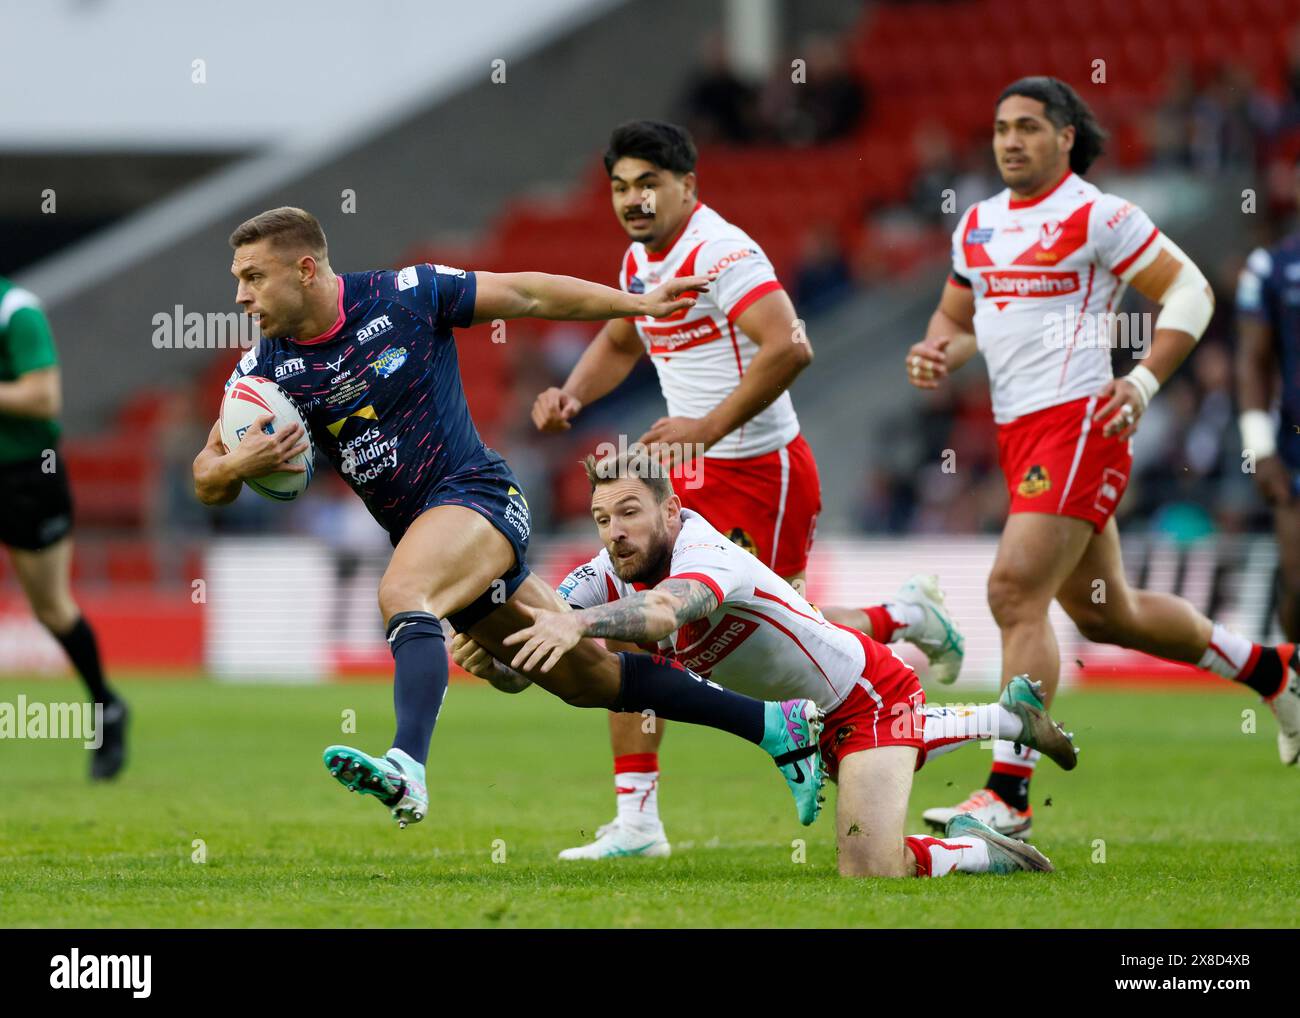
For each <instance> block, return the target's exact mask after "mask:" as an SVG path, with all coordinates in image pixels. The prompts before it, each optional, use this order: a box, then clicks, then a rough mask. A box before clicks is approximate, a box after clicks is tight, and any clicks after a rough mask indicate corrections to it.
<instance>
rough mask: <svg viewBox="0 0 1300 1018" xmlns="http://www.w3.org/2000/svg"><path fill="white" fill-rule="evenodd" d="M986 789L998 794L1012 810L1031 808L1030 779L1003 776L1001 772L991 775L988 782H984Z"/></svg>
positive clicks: (1010, 775)
mask: <svg viewBox="0 0 1300 1018" xmlns="http://www.w3.org/2000/svg"><path fill="white" fill-rule="evenodd" d="M984 787H985V788H987V789H988V790H989V791H991V792H996V793H997V796H998V798H999V799H1001V800H1002V801H1003V802H1005V803H1006V804H1007V805H1008V806H1010V807H1011V808H1012V809H1021V810H1024V809H1028V808H1029V779H1028V778H1027V777H1026V778H1022V777H1021V776H1020V775H1019V774H1002V773H1000V772H999V771H992V772H990V773H989V779H988V781H986V782H984Z"/></svg>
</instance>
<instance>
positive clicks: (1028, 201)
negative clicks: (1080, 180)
mask: <svg viewBox="0 0 1300 1018" xmlns="http://www.w3.org/2000/svg"><path fill="white" fill-rule="evenodd" d="M1073 176H1074V171H1073V170H1066V171H1065V176H1064V177H1062V178H1061V179H1060V180H1058V181H1057V182H1056V183H1055V184H1053V185H1052V186H1051V188H1050V189H1048V190H1046V191H1044V192H1043V193H1042V194H1040V195H1039V196H1038V197H1037V198H1014V197H1013V198H1009V199H1008V200H1007V208H1009V209H1012V210H1015V209H1027V208H1032V207H1033V206H1035V205H1037V204H1038V203H1039V202H1041V201H1045V200H1046V199H1048V198H1050V197H1051V196H1052V195H1054V194H1056V192H1057V191H1059V190H1060V189H1061V185H1062V184H1064V183H1065V182H1066V181H1067V180H1069V179H1070V178H1071V177H1073Z"/></svg>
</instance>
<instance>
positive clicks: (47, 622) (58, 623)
mask: <svg viewBox="0 0 1300 1018" xmlns="http://www.w3.org/2000/svg"><path fill="white" fill-rule="evenodd" d="M32 614H33V615H35V616H36V621H37V622H39V623H40V624H41V625H42V626H44V627H45V628H46V629H48V630H49V631H50V632H51V633H55V634H59V635H62V634H63V633H66V632H67V631H68V630H69V629H71V628H72V627H73V626H74V625H76V623H77V617H78V615H79V612H78V611H77V606H76V605H75V604H74V605H70V606H69V605H63V604H57V603H54V602H48V601H47V602H39V603H36V604H33V605H32Z"/></svg>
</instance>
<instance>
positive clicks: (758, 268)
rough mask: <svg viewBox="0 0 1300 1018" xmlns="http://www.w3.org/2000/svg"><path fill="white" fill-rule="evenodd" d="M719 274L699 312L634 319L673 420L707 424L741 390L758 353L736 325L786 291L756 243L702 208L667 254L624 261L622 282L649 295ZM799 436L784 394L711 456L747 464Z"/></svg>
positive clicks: (635, 251)
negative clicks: (682, 280)
mask: <svg viewBox="0 0 1300 1018" xmlns="http://www.w3.org/2000/svg"><path fill="white" fill-rule="evenodd" d="M711 272H717V273H719V275H718V278H717V279H716V280H715V281H714V283H713V285H712V286H710V287H709V290H708V292H706V293H701V294H699V296H698V301H697V303H696V305H695V307H693V308H687V309H685V310H684V311H679V312H677V313H676V314H673V315H670V316H669V317H667V318H649V317H645V316H643V317H641V318H634V319H630V320H631V321H632V322H633V324H634V325H635V326H636V331H637V334H638V335H639V336H640V337H641V342H643V343H644V344H645V347H646V350H647V351H648V352H649V354H650V360H651V361H652V362H653V363H654V366H655V370H657V371H658V372H659V385H660V388H661V389H662V390H663V394H664V401H665V402H666V403H667V404H668V414H669V416H671V417H695V418H699V417H703V416H705V415H706V414H707V413H708V412H709V411H710V410H712V409H713V408H714V407H715V406H717V405H718V404H719V403H721V402H722V401H723V400H724V399H725V398H726V397H727V396H728V395H730V394H731V392H732V391H733V390H734V389H735V388H736V386H737V385H739V384H740V379H741V378H742V377H743V376H744V374H745V371H746V369H747V368H748V367H749V363H750V361H752V360H753V359H754V355H755V354H757V353H758V346H757V344H755V343H754V341H753V340H751V339H750V338H749V337H748V336H746V335H745V334H744V333H743V332H742V331H741V330H740V329H739V328H738V327H737V325H736V319H737V318H739V317H740V316H741V315H742V314H744V312H745V310H746V309H747V308H748V307H749V306H750V305H751V304H753V303H754V302H755V301H756V300H758V299H759V298H760V297H764V296H766V295H767V294H769V293H772V292H773V291H774V290H779V289H781V283H780V281H779V280H778V279H777V278H776V271H775V270H774V269H773V268H772V263H771V262H769V261H768V260H767V255H765V254H764V253H763V249H762V248H760V247H759V246H758V245H757V244H756V243H755V242H754V240H753V239H752V238H751V237H750V236H749V235H748V234H747V233H745V231H743V230H741V229H740V228H739V227H736V226H733V225H732V224H731V223H729V222H727V221H726V220H725V219H723V218H722V217H721V216H720V215H718V214H717V213H716V212H714V211H713V209H711V208H709V207H708V206H707V205H705V204H703V203H702V202H697V203H696V205H695V211H694V212H692V213H691V215H690V216H689V218H688V219H687V221H686V224H685V226H684V227H683V228H682V230H681V232H680V233H679V234H678V236H677V239H676V240H675V241H674V242H673V243H672V246H671V247H669V248H668V249H667V250H666V251H663V252H659V253H654V252H650V251H647V250H646V248H645V245H644V244H641V243H635V244H633V245H632V246H631V247H629V248H628V249H627V254H625V255H624V256H623V266H622V269H621V270H620V272H619V279H618V283H619V286H621V287H622V288H623V289H624V290H626V291H627V292H629V293H646V292H648V291H650V290H653V289H654V288H655V287H657V286H659V285H660V284H662V283H663V282H664V281H665V280H667V279H671V278H673V277H674V276H694V275H707V274H708V273H711ZM798 434H799V418H798V417H796V416H795V412H794V404H793V403H792V402H791V401H790V394H789V393H788V392H783V393H781V395H780V396H778V397H777V398H776V400H774V401H773V402H772V403H771V404H770V405H769V406H767V407H765V408H764V409H763V410H760V411H759V412H758V413H757V414H755V415H754V416H753V417H751V418H750V419H749V420H748V421H746V422H745V423H744V424H742V425H741V426H740V427H739V428H737V429H736V430H735V431H733V432H732V433H731V434H729V435H727V436H726V437H725V438H723V439H722V440H721V441H720V442H718V444H717V445H715V446H713V447H712V448H711V449H709V452H708V455H710V456H717V457H720V458H722V459H745V458H748V457H751V456H762V455H764V454H766V453H769V452H775V451H776V450H777V449H780V448H782V447H783V446H786V445H789V444H790V443H791V442H792V441H794V438H795V436H796V435H798Z"/></svg>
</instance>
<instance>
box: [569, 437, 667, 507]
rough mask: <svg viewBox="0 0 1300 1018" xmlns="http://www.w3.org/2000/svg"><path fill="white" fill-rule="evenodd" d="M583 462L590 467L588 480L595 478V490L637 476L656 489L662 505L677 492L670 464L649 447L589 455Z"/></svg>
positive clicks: (591, 480) (658, 500)
mask: <svg viewBox="0 0 1300 1018" xmlns="http://www.w3.org/2000/svg"><path fill="white" fill-rule="evenodd" d="M582 465H583V466H584V467H585V468H586V470H587V480H588V481H590V482H591V490H592V491H593V492H594V491H595V490H596V488H597V487H599V486H600V485H602V484H609V483H610V482H611V481H618V480H623V479H626V478H629V477H633V478H636V479H637V480H638V481H640V482H641V483H643V484H644V485H645V486H646V487H647V488H649V489H650V490H651V491H652V492H653V493H654V496H655V501H656V502H658V503H659V504H660V505H662V504H663V503H664V502H666V501H668V499H670V498H672V496H673V494H674V492H673V482H672V481H671V480H669V478H668V472H667V471H668V468H667V467H665V466H664V465H663V464H662V463H660V462H659V461H658V460H657V459H655V458H654V457H653V456H651V455H650V451H649V450H648V449H644V450H638V451H629V452H624V453H620V454H619V455H617V456H607V457H605V458H604V459H602V460H598V459H596V457H595V456H593V455H588V456H587V458H586V459H584V460H583V461H582Z"/></svg>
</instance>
